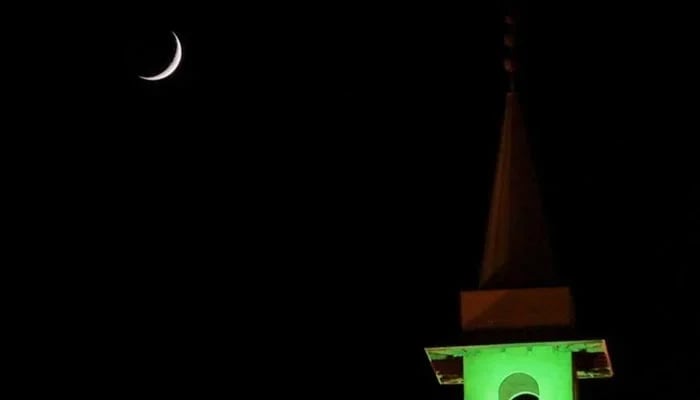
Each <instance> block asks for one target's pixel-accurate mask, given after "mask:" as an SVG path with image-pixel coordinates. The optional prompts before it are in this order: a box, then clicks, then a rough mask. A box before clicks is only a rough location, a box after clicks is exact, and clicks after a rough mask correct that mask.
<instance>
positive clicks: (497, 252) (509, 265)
mask: <svg viewBox="0 0 700 400" xmlns="http://www.w3.org/2000/svg"><path fill="white" fill-rule="evenodd" d="M506 23H507V24H509V26H511V25H512V24H513V20H512V18H506ZM511 31H512V29H511ZM513 41H514V39H513V37H512V35H510V34H507V35H506V37H505V44H506V46H509V44H510V46H509V47H511V49H512V43H513ZM505 67H506V71H507V72H508V74H509V78H510V83H511V84H510V92H509V93H508V94H507V95H506V109H505V113H504V116H503V126H502V129H501V138H500V148H499V152H498V161H497V164H496V175H495V179H494V184H493V193H492V197H491V209H490V214H489V220H488V228H487V233H486V246H485V251H484V259H483V263H482V266H481V275H480V287H481V288H483V289H493V288H501V289H506V288H519V287H536V286H548V285H550V284H553V283H554V278H555V274H554V268H553V265H552V256H551V251H550V248H549V243H548V240H547V230H546V226H545V222H544V216H543V212H542V204H541V201H540V196H539V189H538V187H537V182H536V174H535V168H534V164H533V162H532V159H531V154H530V149H529V144H528V142H527V135H526V132H525V129H524V126H523V120H522V115H521V112H520V107H519V104H518V96H517V94H516V93H515V91H514V86H515V85H514V73H515V66H514V63H513V60H512V59H511V58H506V62H505Z"/></svg>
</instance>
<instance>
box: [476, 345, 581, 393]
mask: <svg viewBox="0 0 700 400" xmlns="http://www.w3.org/2000/svg"><path fill="white" fill-rule="evenodd" d="M463 362H464V369H463V371H464V398H465V400H496V397H495V396H496V394H498V400H512V399H513V398H515V397H516V396H518V395H521V394H532V395H536V396H538V397H539V398H540V399H543V400H546V399H556V400H574V371H573V362H572V354H571V352H570V351H566V350H564V349H560V348H559V347H558V346H549V345H546V344H540V345H536V346H518V347H514V346H507V347H500V348H499V347H497V346H494V347H488V348H480V349H474V350H470V351H467V353H466V354H465V355H464V357H463Z"/></svg>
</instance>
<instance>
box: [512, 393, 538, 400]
mask: <svg viewBox="0 0 700 400" xmlns="http://www.w3.org/2000/svg"><path fill="white" fill-rule="evenodd" d="M512 400H539V397H537V396H535V395H534V394H530V393H523V394H519V395H516V396H515V397H513V399H512Z"/></svg>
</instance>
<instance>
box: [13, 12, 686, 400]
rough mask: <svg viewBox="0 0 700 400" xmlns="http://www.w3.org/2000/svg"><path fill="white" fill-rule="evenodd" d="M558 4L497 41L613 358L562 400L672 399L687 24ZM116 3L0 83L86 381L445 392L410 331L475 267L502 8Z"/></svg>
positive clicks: (199, 388) (680, 384)
mask: <svg viewBox="0 0 700 400" xmlns="http://www.w3.org/2000/svg"><path fill="white" fill-rule="evenodd" d="M193 7H194V8H193ZM567 7H568V8H567V9H566V10H553V9H546V8H543V7H540V8H535V7H527V6H523V7H521V11H522V20H521V22H520V28H521V33H520V35H519V36H518V38H519V40H520V47H519V49H520V50H521V51H522V53H523V56H522V57H521V59H520V60H521V64H522V68H521V74H520V76H521V80H520V88H521V91H522V97H523V101H524V104H523V107H524V109H525V111H526V119H527V123H528V127H529V130H530V133H531V138H532V144H533V148H534V152H535V154H536V163H537V167H538V172H539V174H540V182H541V185H542V193H543V197H544V202H545V207H546V209H547V212H548V218H549V223H550V227H551V231H552V232H553V242H554V246H555V248H554V251H555V256H556V257H557V259H558V261H559V266H560V269H561V272H562V279H563V280H564V281H566V282H568V283H569V284H570V285H571V287H572V288H573V290H574V293H575V296H576V301H577V307H578V319H579V327H580V329H581V332H582V334H584V335H589V336H591V337H603V338H607V339H608V340H609V347H610V352H611V356H612V360H613V367H614V368H615V370H616V373H617V376H616V377H615V378H614V379H612V380H609V381H591V382H586V383H585V384H583V385H581V399H593V398H595V399H618V398H622V397H623V396H635V395H645V396H648V397H650V398H661V397H673V396H674V395H683V394H686V395H687V394H688V393H690V392H689V391H688V390H689V389H688V388H689V385H688V383H687V381H686V379H688V378H689V377H690V376H691V372H692V370H693V368H694V367H693V366H692V363H690V362H689V359H690V358H691V353H692V352H694V351H695V350H694V349H693V348H692V347H693V346H692V339H693V338H694V337H695V335H696V334H697V328H696V324H697V323H696V321H695V316H696V314H697V313H696V312H695V309H694V307H693V306H692V305H691V300H693V299H692V297H693V296H691V292H690V291H691V289H692V286H691V283H690V266H691V265H697V264H698V262H697V256H696V254H695V253H691V250H694V249H695V248H696V247H697V219H698V206H697V198H696V197H694V196H695V193H696V192H697V186H698V185H697V180H698V178H697V170H698V169H697V162H696V160H695V156H694V155H693V154H694V153H695V152H696V150H695V148H694V147H693V146H692V145H691V144H690V143H692V142H693V139H694V138H693V135H695V131H696V127H695V121H694V120H693V113H694V108H695V107H694V105H695V102H696V101H695V99H694V98H693V93H694V90H693V89H695V86H694V85H696V83H695V82H694V80H693V79H688V78H689V76H687V75H689V74H690V75H692V72H691V71H692V69H693V68H692V67H691V66H690V65H686V64H687V62H686V61H685V60H682V59H681V58H682V57H680V56H676V54H680V51H681V50H682V49H685V50H687V47H686V46H685V42H684V41H686V42H687V41H688V38H687V36H685V35H686V34H687V32H684V29H686V28H684V24H683V23H682V21H681V22H679V23H678V24H675V23H673V22H674V20H673V18H671V17H668V18H667V19H666V17H664V16H663V15H661V14H659V15H656V16H655V18H656V19H655V20H654V21H656V20H663V22H664V23H669V24H671V25H673V26H675V28H674V29H675V30H673V29H672V30H664V31H663V32H661V31H660V30H657V29H656V28H653V27H651V25H653V24H651V23H644V24H643V23H641V22H640V21H643V20H645V21H648V15H652V13H651V11H649V13H644V12H641V11H640V12H639V15H636V14H635V13H634V12H632V11H630V10H625V12H622V11H619V12H603V11H601V10H602V9H599V8H596V7H594V6H592V5H589V6H586V7H583V6H580V5H579V6H573V5H571V6H567ZM134 14H136V12H135V11H134V9H126V8H125V9H123V10H106V11H105V10H100V12H99V13H96V14H94V15H95V17H94V18H93V19H90V20H89V21H88V22H85V20H83V22H82V23H80V24H76V25H72V26H67V27H66V29H65V30H57V31H56V32H55V36H54V37H56V38H60V39H63V40H64V41H65V43H66V47H65V48H63V49H61V50H59V49H54V47H53V46H52V45H47V46H48V47H50V48H51V49H52V50H54V51H56V53H55V54H56V55H57V56H59V55H60V57H57V58H54V59H56V60H57V61H56V62H57V63H59V65H58V67H57V68H56V69H55V70H54V71H52V75H51V76H48V77H46V78H45V80H44V81H42V82H40V83H38V84H36V85H37V91H34V90H35V89H34V87H33V86H32V88H31V90H26V91H23V95H22V96H21V97H18V99H19V100H18V103H19V104H20V105H23V104H29V105H32V106H34V105H41V106H46V107H42V108H41V110H42V111H41V115H33V114H32V113H29V114H28V115H30V117H28V118H26V119H25V120H24V121H25V124H27V126H31V127H34V126H35V125H36V126H39V125H40V124H42V123H47V124H48V126H49V129H45V128H44V129H42V130H39V131H38V133H36V134H34V136H32V138H31V139H29V138H27V136H22V138H23V140H22V146H24V147H23V149H24V150H25V151H27V152H28V154H31V156H32V157H37V159H39V158H41V157H43V159H42V160H41V161H42V162H41V163H31V162H28V161H25V164H22V165H24V167H22V168H21V169H22V170H23V171H25V170H26V171H31V172H32V176H33V177H35V178H36V179H35V180H32V181H31V182H33V183H32V188H33V190H38V191H40V192H41V193H42V195H37V196H34V197H32V201H33V202H35V203H36V209H37V210H41V211H40V214H41V217H37V218H38V219H40V220H41V221H42V222H46V221H51V223H50V224H49V225H50V226H51V228H50V229H49V230H50V231H51V232H53V236H51V234H48V235H49V237H53V238H58V239H54V240H57V242H61V244H57V245H56V247H57V249H56V252H55V253H51V254H55V255H54V256H52V257H54V259H60V260H64V261H66V260H69V261H70V263H69V264H70V265H73V266H74V267H71V268H69V272H67V273H65V274H64V273H63V272H61V273H58V274H56V273H54V274H50V276H52V277H53V278H56V279H61V280H67V281H70V282H71V283H70V284H69V285H67V286H66V287H71V288H73V287H75V288H76V289H74V290H67V292H69V293H72V294H73V297H75V299H74V300H73V302H72V303H71V304H72V306H71V307H70V308H69V309H70V310H71V311H70V312H69V313H67V314H64V315H65V316H64V317H61V318H59V322H58V323H59V324H60V326H62V327H63V328H64V331H65V332H69V333H68V336H70V337H72V338H76V337H77V338H78V339H77V342H78V343H80V345H86V346H88V347H90V348H91V349H93V351H92V352H90V355H87V356H85V359H82V358H80V359H79V360H80V363H81V365H87V366H88V368H87V369H88V370H90V371H91V375H95V377H96V378H97V379H94V380H92V381H93V382H99V384H98V385H96V387H98V388H95V389H94V390H96V391H97V392H93V393H107V392H109V393H111V392H121V393H133V391H134V390H138V391H142V390H143V391H145V392H147V393H162V392H168V393H183V392H187V393H195V394H201V393H202V392H208V391H212V392H213V391H214V390H215V389H216V390H223V391H224V392H226V391H230V392H232V393H233V395H234V396H235V395H237V394H239V393H240V392H241V391H242V390H243V389H242V387H249V386H250V388H251V389H252V390H253V391H254V392H253V393H254V395H255V396H268V395H272V393H271V392H272V391H274V392H278V391H280V392H281V393H284V392H285V391H286V390H288V391H289V392H288V394H289V395H296V394H300V395H302V396H312V397H315V396H317V395H319V396H320V395H323V396H338V395H340V394H344V393H348V394H350V395H361V396H362V397H368V396H374V395H376V396H382V397H386V398H398V397H405V396H411V398H417V399H458V398H460V397H461V389H460V388H454V387H439V386H438V385H437V384H436V380H435V379H434V377H433V375H432V371H431V369H430V366H429V364H428V362H427V359H426V357H425V355H424V353H423V350H422V349H423V347H425V346H430V345H434V344H447V343H446V341H448V340H449V338H450V337H452V336H453V335H454V334H455V333H456V332H457V329H458V309H457V299H458V294H459V291H460V290H462V289H469V288H474V286H475V278H476V275H477V266H478V264H479V261H480V258H481V251H482V246H483V232H484V229H485V222H486V210H487V205H488V201H489V196H490V185H491V179H492V174H493V165H494V162H495V155H496V145H497V135H498V131H499V127H500V118H501V113H502V110H503V93H504V85H505V80H504V76H503V73H502V70H501V63H502V53H503V49H502V32H503V23H502V17H503V10H502V9H501V8H498V7H494V8H489V7H470V6H461V7H460V8H450V7H445V8H440V7H432V6H431V7H428V8H426V6H422V7H418V6H416V7H407V6H401V7H398V6H397V7H396V8H388V7H387V8H383V9H379V8H371V7H360V6H347V7H341V6H325V7H320V8H319V7H310V6H309V7H306V8H301V7H298V6H296V5H295V6H285V7H278V6H272V5H270V6H262V5H261V6H255V7H250V6H239V5H232V6H229V5H228V4H227V5H225V6H224V5H220V6H219V5H217V6H209V7H204V6H201V7H196V6H190V7H183V8H181V9H179V10H178V11H173V12H159V11H157V7H155V6H154V7H153V9H149V8H148V7H146V8H145V9H143V12H139V13H138V14H139V17H137V18H135V17H134ZM642 14H644V16H643V15H642ZM645 18H647V19H645ZM66 25H70V24H66ZM170 30H174V31H176V32H177V33H178V34H179V35H180V36H181V39H182V42H183V46H184V59H183V63H182V65H181V68H180V69H179V70H178V71H177V73H176V74H175V75H174V76H173V77H172V79H169V80H166V81H163V82H160V83H155V84H154V83H147V82H144V81H141V80H139V79H137V78H136V75H137V74H141V73H143V74H146V73H148V72H150V71H152V70H151V69H152V68H157V67H155V66H157V65H159V64H167V62H168V58H169V57H170V52H171V51H172V48H171V46H172V41H171V38H170V37H169V36H168V35H169V31H170ZM33 51H34V50H33ZM677 51H678V52H677ZM51 54H52V56H53V55H54V53H51ZM78 60H80V62H78ZM654 62H659V63H660V64H658V65H656V64H653V63H654ZM689 81H690V82H689ZM41 89H46V90H45V91H44V92H39V91H38V90H41ZM38 93H41V94H38ZM684 96H690V97H688V98H687V99H686V98H685V97H684ZM32 204H34V203H32ZM64 240H66V241H68V242H69V243H70V244H69V245H65V244H64V243H63V241H64ZM57 242H56V243H57ZM66 275H68V276H70V278H67V277H66ZM53 278H52V279H53ZM47 280H50V279H48V278H47ZM77 282H80V283H77ZM76 293H79V294H76ZM69 297H70V296H69ZM83 325H87V326H89V329H88V330H87V331H86V330H85V329H83V328H82V327H83ZM70 332H80V333H79V334H78V333H70ZM86 332H88V333H86ZM83 361H84V362H83ZM90 366H94V368H93V367H90ZM76 368H77V367H76ZM81 368H82V367H81ZM375 385H376V386H375ZM90 390H93V389H90Z"/></svg>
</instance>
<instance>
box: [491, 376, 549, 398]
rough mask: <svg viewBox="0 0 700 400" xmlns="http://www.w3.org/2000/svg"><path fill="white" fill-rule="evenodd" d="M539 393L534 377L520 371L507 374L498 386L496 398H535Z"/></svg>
mask: <svg viewBox="0 0 700 400" xmlns="http://www.w3.org/2000/svg"><path fill="white" fill-rule="evenodd" d="M539 394H540V386H539V385H538V384H537V381H536V380H535V378H533V377H531V376H530V375H528V374H524V373H522V372H516V373H514V374H511V375H509V376H508V377H506V378H505V379H504V380H503V382H501V386H500V387H499V388H498V400H537V399H539Z"/></svg>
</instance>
